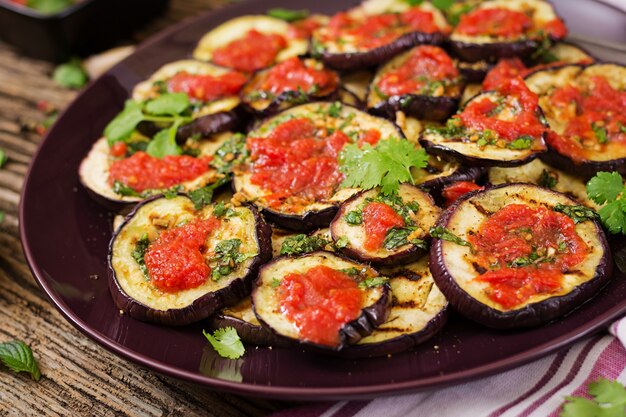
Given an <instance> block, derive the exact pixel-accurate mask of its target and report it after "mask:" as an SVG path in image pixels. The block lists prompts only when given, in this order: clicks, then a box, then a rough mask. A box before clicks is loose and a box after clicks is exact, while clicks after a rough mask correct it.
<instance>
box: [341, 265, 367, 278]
mask: <svg viewBox="0 0 626 417" xmlns="http://www.w3.org/2000/svg"><path fill="white" fill-rule="evenodd" d="M339 271H341V272H343V273H344V274H346V275H350V276H354V275H361V273H362V272H363V271H362V270H360V269H359V268H355V267H352V268H344V269H340V270H339Z"/></svg>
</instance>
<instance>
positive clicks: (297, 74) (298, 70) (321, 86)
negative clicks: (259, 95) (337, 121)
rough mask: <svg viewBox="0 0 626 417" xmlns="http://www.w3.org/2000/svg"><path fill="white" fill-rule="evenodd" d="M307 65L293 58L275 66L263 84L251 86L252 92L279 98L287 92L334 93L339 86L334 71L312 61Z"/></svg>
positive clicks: (262, 81)
mask: <svg viewBox="0 0 626 417" xmlns="http://www.w3.org/2000/svg"><path fill="white" fill-rule="evenodd" d="M310 62H312V63H313V64H312V65H307V64H305V62H304V61H302V60H300V59H298V58H295V57H294V58H291V59H288V60H286V61H284V62H281V63H280V64H277V65H275V66H274V67H272V69H270V70H269V71H268V73H267V76H266V77H264V78H263V79H262V80H261V82H259V83H258V84H257V85H253V86H251V91H252V92H253V93H254V92H258V91H262V92H264V93H266V94H268V95H270V96H277V95H279V94H281V93H283V92H285V91H301V92H304V93H306V94H319V93H320V92H324V91H326V92H330V91H333V90H334V89H335V88H336V87H337V84H339V77H338V76H337V74H336V73H335V72H334V71H330V70H327V69H324V66H323V65H322V64H321V63H318V62H315V61H310Z"/></svg>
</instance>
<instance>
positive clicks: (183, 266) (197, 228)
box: [144, 217, 220, 293]
mask: <svg viewBox="0 0 626 417" xmlns="http://www.w3.org/2000/svg"><path fill="white" fill-rule="evenodd" d="M219 224H220V221H219V220H218V219H217V218H215V217H211V218H209V219H207V220H199V219H195V220H193V221H191V222H189V223H187V224H185V225H183V226H178V227H175V228H172V229H169V230H166V231H164V232H163V233H161V234H160V235H159V237H158V238H157V240H155V241H154V242H153V243H152V244H150V246H148V250H147V251H146V253H145V255H144V261H145V263H146V268H147V269H148V275H149V277H150V282H151V283H152V285H154V286H155V287H156V288H158V289H160V290H161V291H164V292H170V293H173V292H178V291H182V290H188V289H191V288H196V287H199V286H200V285H202V284H204V283H205V282H206V280H207V279H208V277H209V275H210V274H211V268H210V267H209V266H208V265H207V263H206V261H205V259H204V257H203V254H202V253H203V251H204V249H205V244H206V240H207V238H208V236H209V234H210V233H211V232H212V231H214V230H215V229H216V228H217V227H218V226H219Z"/></svg>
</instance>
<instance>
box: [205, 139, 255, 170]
mask: <svg viewBox="0 0 626 417" xmlns="http://www.w3.org/2000/svg"><path fill="white" fill-rule="evenodd" d="M245 157H246V136H245V135H242V134H241V133H235V134H234V135H233V136H231V137H230V139H228V140H227V141H226V142H224V143H223V144H222V146H220V147H219V149H218V150H217V151H216V152H215V155H214V157H213V160H212V161H211V166H212V167H213V168H215V169H217V170H218V171H219V172H220V173H222V174H226V173H230V172H231V170H232V167H233V165H235V164H236V163H237V162H238V161H239V160H240V159H242V158H245Z"/></svg>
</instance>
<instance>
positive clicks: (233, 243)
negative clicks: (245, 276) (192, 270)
mask: <svg viewBox="0 0 626 417" xmlns="http://www.w3.org/2000/svg"><path fill="white" fill-rule="evenodd" d="M240 248H241V240H240V239H228V240H223V241H221V242H220V243H218V244H217V246H215V258H214V259H213V262H214V265H211V267H212V269H213V272H212V273H211V278H213V280H214V281H219V279H220V278H222V277H224V276H226V275H229V274H230V273H231V272H233V271H234V270H235V269H237V266H239V264H240V263H242V262H243V261H245V260H246V259H249V258H251V257H253V256H255V255H256V254H244V253H241V250H240Z"/></svg>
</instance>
